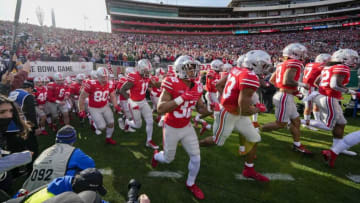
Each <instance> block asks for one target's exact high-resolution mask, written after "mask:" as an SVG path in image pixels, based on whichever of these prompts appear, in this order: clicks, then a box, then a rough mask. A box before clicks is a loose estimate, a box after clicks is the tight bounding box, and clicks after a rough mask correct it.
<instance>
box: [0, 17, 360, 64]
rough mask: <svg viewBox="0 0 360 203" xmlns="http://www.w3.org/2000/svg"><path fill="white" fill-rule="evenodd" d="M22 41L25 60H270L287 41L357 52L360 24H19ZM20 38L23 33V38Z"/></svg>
mask: <svg viewBox="0 0 360 203" xmlns="http://www.w3.org/2000/svg"><path fill="white" fill-rule="evenodd" d="M18 33H20V35H22V36H23V37H22V38H21V39H23V40H22V41H21V42H20V43H19V46H18V50H17V56H18V57H19V58H20V59H21V58H22V59H24V60H25V58H26V59H29V60H30V61H35V60H41V61H92V62H97V63H106V62H108V61H109V60H110V61H111V63H112V64H119V65H124V66H128V65H134V61H137V60H139V59H142V58H148V59H151V60H154V59H155V58H156V60H154V61H155V62H157V61H159V62H173V61H174V60H175V59H176V57H177V56H179V55H181V54H187V55H192V56H193V57H195V58H197V59H198V60H199V61H201V62H202V63H208V62H210V61H212V60H213V59H215V58H220V59H223V61H236V58H237V57H238V56H239V55H241V54H243V53H246V52H247V51H249V50H253V49H262V50H265V51H267V52H268V53H269V54H270V55H272V56H273V58H274V60H275V61H274V62H276V60H277V59H278V58H279V56H280V54H281V50H282V49H283V48H284V47H285V46H286V45H288V44H289V43H292V42H300V43H302V44H304V45H305V46H306V47H307V48H308V49H309V56H310V57H314V56H316V55H317V54H319V53H332V52H334V51H335V50H337V49H339V48H350V49H355V50H356V51H360V50H359V47H360V40H359V39H360V27H358V26H353V27H346V28H334V29H323V30H309V31H298V32H291V33H290V32H286V33H267V34H249V35H224V36H214V35H207V36H204V35H201V36H191V35H186V36H179V35H150V34H131V33H119V34H113V33H104V32H90V31H78V30H73V29H61V28H50V27H40V26H36V25H30V24H20V25H19V32H18ZM0 36H1V38H0V57H1V58H0V60H1V59H6V58H7V57H8V55H9V51H10V46H11V39H12V23H11V22H5V21H0ZM24 36H25V37H24Z"/></svg>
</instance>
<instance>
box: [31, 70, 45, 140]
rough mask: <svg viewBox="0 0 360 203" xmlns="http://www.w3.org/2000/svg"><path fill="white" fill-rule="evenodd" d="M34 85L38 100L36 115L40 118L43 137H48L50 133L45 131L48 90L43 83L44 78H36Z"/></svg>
mask: <svg viewBox="0 0 360 203" xmlns="http://www.w3.org/2000/svg"><path fill="white" fill-rule="evenodd" d="M34 83H35V90H36V91H35V92H34V96H35V99H36V103H37V105H36V107H35V110H36V115H37V117H38V118H39V127H40V129H41V134H42V135H48V133H47V132H46V130H45V124H46V108H45V104H46V95H47V90H46V88H45V86H44V81H43V77H41V76H38V77H35V78H34Z"/></svg>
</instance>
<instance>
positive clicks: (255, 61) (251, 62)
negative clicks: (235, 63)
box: [243, 50, 272, 75]
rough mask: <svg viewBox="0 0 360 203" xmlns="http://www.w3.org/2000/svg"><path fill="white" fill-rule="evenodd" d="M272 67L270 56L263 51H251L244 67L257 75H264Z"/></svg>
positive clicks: (246, 56) (247, 55)
mask: <svg viewBox="0 0 360 203" xmlns="http://www.w3.org/2000/svg"><path fill="white" fill-rule="evenodd" d="M271 65H272V63H271V57H270V55H269V54H268V53H266V52H265V51H262V50H252V51H249V52H248V53H247V54H246V55H245V58H244V62H243V66H244V67H246V68H248V69H249V70H252V71H254V72H255V74H257V75H259V74H262V73H264V71H266V70H267V69H268V68H269V67H270V66H271Z"/></svg>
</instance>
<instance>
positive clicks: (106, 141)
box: [105, 138, 116, 145]
mask: <svg viewBox="0 0 360 203" xmlns="http://www.w3.org/2000/svg"><path fill="white" fill-rule="evenodd" d="M105 143H106V144H111V145H115V144H116V141H115V140H113V139H111V138H106V140H105Z"/></svg>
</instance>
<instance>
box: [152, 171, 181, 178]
mask: <svg viewBox="0 0 360 203" xmlns="http://www.w3.org/2000/svg"><path fill="white" fill-rule="evenodd" d="M148 176H150V177H160V178H181V177H182V176H183V172H181V171H178V172H173V171H150V172H149V173H148Z"/></svg>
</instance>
